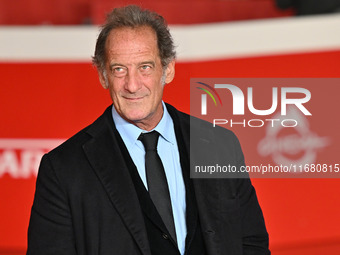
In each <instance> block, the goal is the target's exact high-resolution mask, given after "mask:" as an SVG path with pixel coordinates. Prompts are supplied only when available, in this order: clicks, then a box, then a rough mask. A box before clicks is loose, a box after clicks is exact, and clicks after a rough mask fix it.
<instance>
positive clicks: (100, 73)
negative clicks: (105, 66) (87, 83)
mask: <svg viewBox="0 0 340 255" xmlns="http://www.w3.org/2000/svg"><path fill="white" fill-rule="evenodd" d="M97 71H98V76H99V81H100V84H101V85H102V87H103V88H104V89H108V88H109V87H108V84H107V82H106V81H107V79H105V74H104V72H105V71H101V70H99V69H98V70H97Z"/></svg>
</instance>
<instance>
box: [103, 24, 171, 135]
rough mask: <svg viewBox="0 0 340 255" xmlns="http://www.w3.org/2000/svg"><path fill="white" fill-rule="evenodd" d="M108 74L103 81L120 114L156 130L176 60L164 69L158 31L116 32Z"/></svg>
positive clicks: (110, 43) (110, 45)
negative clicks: (164, 92) (165, 89)
mask: <svg viewBox="0 0 340 255" xmlns="http://www.w3.org/2000/svg"><path fill="white" fill-rule="evenodd" d="M105 72H106V74H107V78H106V79H105V77H104V75H103V74H101V73H100V74H99V77H100V81H101V84H102V85H103V87H104V88H108V89H109V90H110V94H111V98H112V101H113V105H114V107H115V109H116V111H117V112H118V114H119V115H120V116H121V117H122V118H124V119H125V120H127V121H129V122H131V123H133V124H135V125H137V126H138V127H140V128H142V129H145V130H151V129H153V128H154V127H155V126H156V125H157V124H158V122H159V121H160V119H161V118H162V115H163V107H162V103H161V102H162V96H163V87H164V84H165V83H169V82H171V81H172V79H173V77H174V61H172V62H171V63H170V64H169V65H168V66H167V67H166V68H165V69H164V68H163V67H162V64H161V59H160V56H159V50H158V46H157V38H156V34H155V32H154V31H153V30H152V29H151V28H150V27H139V28H135V29H133V28H118V29H114V30H112V31H111V32H110V34H109V36H108V38H107V41H106V63H105Z"/></svg>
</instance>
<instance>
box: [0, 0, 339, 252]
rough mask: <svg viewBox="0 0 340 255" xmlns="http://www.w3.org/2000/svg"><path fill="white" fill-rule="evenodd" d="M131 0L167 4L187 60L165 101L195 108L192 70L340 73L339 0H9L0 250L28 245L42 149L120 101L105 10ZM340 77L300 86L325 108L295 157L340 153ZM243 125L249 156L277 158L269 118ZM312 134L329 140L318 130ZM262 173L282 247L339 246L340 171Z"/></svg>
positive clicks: (163, 9)
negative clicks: (101, 47)
mask: <svg viewBox="0 0 340 255" xmlns="http://www.w3.org/2000/svg"><path fill="white" fill-rule="evenodd" d="M131 3H133V4H138V5H141V6H142V7H145V8H149V9H152V10H155V11H157V12H159V13H160V14H161V15H162V16H164V17H165V19H166V20H167V21H168V23H169V25H170V28H171V31H172V33H173V36H174V39H175V42H176V45H177V52H178V61H177V65H176V77H175V80H174V81H173V82H172V84H170V85H168V86H166V88H165V101H167V102H169V103H171V104H173V105H175V106H176V107H177V108H178V109H180V110H182V111H184V112H187V113H189V112H190V104H189V98H190V91H189V85H190V78H203V77H223V78H225V77H232V78H339V77H340V13H339V11H340V1H339V0H323V1H320V0H319V1H317V0H276V1H275V0H165V1H159V0H143V1H124V0H118V1H115V0H48V1H47V0H0V118H1V120H0V254H1V255H7V254H18V255H19V254H21V255H23V254H25V249H26V238H27V237H26V235H27V227H28V221H29V215H30V209H31V206H32V202H33V195H34V189H35V179H36V174H37V168H38V165H39V161H40V158H41V156H42V154H43V153H45V152H47V151H49V150H50V149H52V148H54V147H55V146H57V145H58V144H60V143H61V142H62V141H64V140H65V139H67V138H68V137H70V136H72V135H73V134H75V133H76V132H77V131H79V130H80V129H82V128H83V127H85V126H86V125H88V124H90V123H92V122H93V121H94V120H95V119H96V117H97V116H99V115H100V114H101V113H102V112H103V111H104V110H105V108H106V107H107V106H109V105H110V102H111V101H110V98H109V95H108V94H107V91H105V90H103V89H102V88H101V86H100V84H99V81H98V78H97V73H96V70H95V68H94V67H93V66H92V65H91V56H92V55H93V51H94V45H95V40H96V37H97V35H98V33H99V25H100V24H102V23H103V22H104V20H105V15H106V13H108V12H109V11H110V10H111V9H112V8H114V7H118V6H123V5H126V4H131ZM338 85H339V86H337V85H333V86H328V87H327V88H326V87H322V86H317V87H316V86H314V87H313V86H312V85H311V87H309V88H308V87H306V86H305V85H303V86H301V87H306V88H308V89H309V90H310V91H311V93H312V100H313V99H314V98H315V100H314V101H313V102H314V103H313V104H311V108H312V109H311V112H312V113H316V114H314V115H313V117H312V118H308V119H305V123H307V124H305V125H304V127H303V129H302V130H299V132H298V134H297V135H299V136H300V138H301V139H300V140H299V141H300V142H301V143H303V144H304V146H300V147H299V150H296V148H290V147H289V146H288V149H287V150H288V151H286V154H287V155H286V158H288V159H290V160H291V161H292V162H294V160H296V159H298V158H301V157H303V155H304V154H306V153H307V152H309V153H311V152H312V153H313V155H314V158H313V160H310V161H307V162H304V163H308V164H311V163H314V164H332V165H335V164H337V163H340V162H339V151H340V148H339V147H340V146H339V143H340V138H339V134H338V133H339V132H338V131H339V128H340V123H339V118H338V117H339V114H338V111H339V106H340V105H339V100H338V95H339V93H340V89H339V88H340V84H338ZM256 89H259V90H257V91H258V92H257V93H259V94H258V95H259V96H260V95H261V88H260V87H256V88H254V90H256ZM254 93H255V92H254ZM322 109H328V111H321V110H322ZM235 132H236V134H237V135H238V137H239V139H240V142H241V145H242V148H243V151H244V154H245V157H246V163H247V164H248V165H256V164H260V163H261V164H262V163H263V164H273V165H274V164H277V162H275V160H274V159H273V157H272V155H271V154H270V153H269V154H266V155H264V154H263V153H262V154H261V151H260V150H259V149H258V144H259V143H260V141H261V140H262V139H264V138H265V137H266V136H267V135H268V134H267V133H266V132H267V131H266V129H264V128H263V129H256V130H251V132H250V130H248V129H238V130H235ZM311 134H313V137H314V138H315V137H317V138H325V137H326V138H327V141H328V142H327V143H324V144H321V143H318V141H319V140H318V139H314V140H313V141H314V142H310V141H311V140H310V139H309V140H308V139H307V138H306V137H307V136H308V135H311ZM279 139H281V140H280V141H284V139H285V134H284V133H283V134H280V135H278V137H277V141H278V140H279ZM308 142H309V143H308ZM282 153H283V152H282ZM288 154H289V155H288ZM253 184H254V186H255V188H256V190H257V193H258V197H259V201H260V204H261V206H262V209H263V213H264V216H265V220H266V224H267V227H268V231H269V234H270V249H271V250H272V254H274V255H295V254H296V255H297V254H299V255H301V254H308V255H314V254H315V255H316V254H318V255H319V254H321V253H324V254H329V255H333V254H334V255H336V254H340V220H339V215H340V199H339V194H340V179H336V178H333V179H331V178H328V179H327V178H313V179H301V178H285V179H278V178H277V179H267V178H264V179H253Z"/></svg>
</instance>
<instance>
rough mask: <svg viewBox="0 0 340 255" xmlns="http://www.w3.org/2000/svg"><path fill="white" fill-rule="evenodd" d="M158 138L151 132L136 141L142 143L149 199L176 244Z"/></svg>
mask: <svg viewBox="0 0 340 255" xmlns="http://www.w3.org/2000/svg"><path fill="white" fill-rule="evenodd" d="M158 137H159V133H158V132H157V131H152V132H150V133H142V134H141V135H140V136H139V138H138V139H139V140H141V141H142V143H143V145H144V148H145V171H146V179H147V183H148V190H149V194H150V197H151V199H152V202H153V203H154V205H155V206H156V208H157V211H158V213H159V214H160V216H161V218H162V220H163V222H164V224H165V226H166V228H167V229H168V231H169V233H170V235H171V237H172V239H173V240H174V241H175V242H176V243H177V239H176V231H175V224H174V218H173V214H172V207H171V200H170V193H169V187H168V182H167V180H166V176H165V172H164V167H163V164H162V161H161V159H160V157H159V155H158V153H157V143H158Z"/></svg>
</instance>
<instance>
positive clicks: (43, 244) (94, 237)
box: [27, 6, 270, 255]
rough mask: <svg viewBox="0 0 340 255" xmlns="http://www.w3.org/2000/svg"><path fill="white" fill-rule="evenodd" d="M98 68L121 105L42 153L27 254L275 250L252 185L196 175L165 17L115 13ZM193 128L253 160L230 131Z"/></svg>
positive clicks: (209, 141)
mask: <svg viewBox="0 0 340 255" xmlns="http://www.w3.org/2000/svg"><path fill="white" fill-rule="evenodd" d="M94 64H95V65H96V67H97V69H98V74H99V79H100V82H101V84H102V86H103V87H104V88H105V89H108V90H109V91H110V94H111V97H112V101H113V106H110V107H109V108H108V109H107V110H106V111H105V112H104V114H103V115H102V116H100V117H99V118H98V119H97V120H96V121H95V122H94V123H93V124H92V125H90V126H88V127H87V128H85V129H84V130H82V131H80V132H79V133H78V134H76V135H75V136H74V137H72V138H70V139H69V140H68V141H66V142H65V143H64V144H62V145H61V146H59V147H57V148H56V149H54V150H53V151H51V152H50V153H48V154H47V155H45V156H44V157H43V159H42V161H41V165H40V169H39V174H38V178H37V186H36V193H35V199H34V203H33V207H32V213H31V219H30V225H29V230H28V251H27V254H44V255H47V254H63V255H68V254H122V255H123V254H124V255H126V254H144V255H151V254H181V255H183V254H195V255H196V254H202V255H203V254H209V255H210V254H211V255H215V254H228V255H232V254H235V255H238V254H270V252H269V250H268V235H267V232H266V228H265V225H264V220H263V216H262V212H261V209H260V207H259V205H258V202H257V198H256V194H255V191H254V188H253V187H252V185H251V183H250V180H249V179H247V178H244V179H209V180H208V179H190V175H189V172H190V171H189V169H190V161H189V160H191V158H189V152H190V146H189V131H190V130H189V126H190V117H189V116H188V115H186V114H184V113H181V112H179V111H177V110H176V109H175V108H173V107H172V106H170V105H167V104H165V103H163V102H162V95H163V87H164V85H165V84H167V83H170V82H171V81H172V80H173V78H174V74H175V51H174V46H173V41H172V38H171V35H170V33H169V30H168V28H167V26H166V25H165V21H164V20H163V18H162V17H161V16H159V15H158V14H156V13H152V12H150V11H148V10H141V9H140V8H139V7H137V6H127V7H123V8H117V9H115V10H113V12H112V13H111V14H110V15H109V16H108V19H107V23H106V24H105V25H104V26H103V29H102V31H101V33H100V35H99V37H98V40H97V45H96V50H95V56H94ZM194 122H195V123H196V124H197V128H198V129H197V130H202V132H200V131H199V132H198V136H197V139H196V140H197V144H195V145H194V146H198V147H200V146H202V147H203V148H206V149H207V150H213V148H220V147H221V146H222V145H223V146H222V147H221V149H219V150H220V152H219V153H220V154H221V158H223V161H224V163H228V164H231V165H237V166H238V167H240V166H241V165H243V164H244V163H243V155H242V152H241V149H240V146H239V143H238V141H237V139H236V137H235V136H234V135H233V134H232V133H231V132H230V131H228V130H224V129H223V130H222V129H218V133H219V139H218V140H219V141H215V140H214V139H215V138H214V137H212V136H211V137H210V136H209V135H208V136H207V137H205V139H201V138H202V137H200V136H199V135H200V133H202V134H205V135H207V134H209V133H210V132H205V131H206V130H208V129H211V128H210V125H208V124H207V123H205V122H203V121H200V120H194ZM196 124H195V126H196ZM149 131H153V132H149ZM195 131H196V129H195ZM195 135H196V132H195ZM150 137H153V138H152V139H151V140H153V143H154V142H155V144H154V145H153V146H156V147H157V149H156V148H151V149H150V147H149V145H150V142H148V141H150ZM156 151H158V153H157V152H156ZM203 153H204V149H203ZM193 157H195V155H193ZM156 169H157V171H156Z"/></svg>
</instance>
